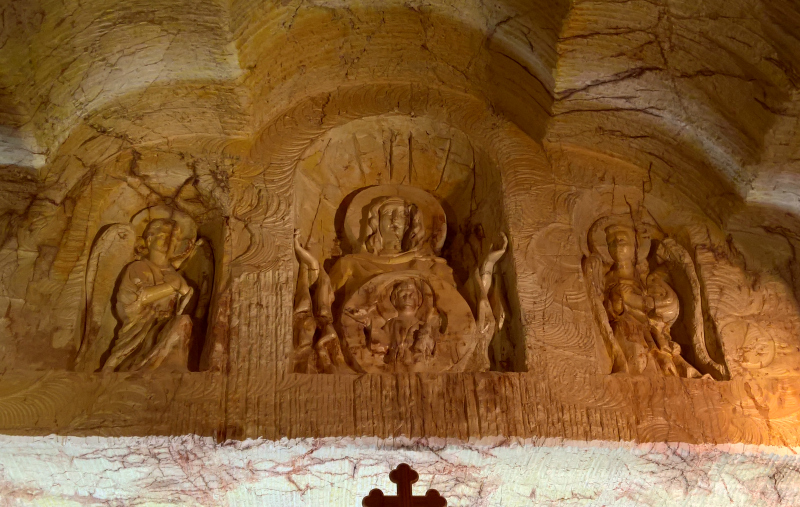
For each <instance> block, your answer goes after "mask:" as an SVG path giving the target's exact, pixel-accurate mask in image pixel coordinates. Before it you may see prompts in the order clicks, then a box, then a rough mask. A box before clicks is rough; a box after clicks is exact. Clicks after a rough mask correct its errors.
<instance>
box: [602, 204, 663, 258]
mask: <svg viewBox="0 0 800 507" xmlns="http://www.w3.org/2000/svg"><path fill="white" fill-rule="evenodd" d="M609 227H611V228H620V227H625V228H627V229H631V230H633V231H634V235H635V238H636V240H637V241H639V240H640V239H641V238H642V237H643V236H645V235H647V236H648V237H651V238H658V237H660V235H661V234H660V231H659V229H658V226H656V225H655V224H653V223H649V222H645V221H644V220H642V219H637V220H634V219H633V217H631V215H630V214H627V213H626V214H618V215H606V216H604V217H601V218H599V219H597V221H595V223H593V224H592V226H591V227H590V228H589V234H588V238H587V240H588V242H589V251H590V252H592V253H596V254H599V255H600V256H601V257H602V258H603V261H604V262H606V263H612V262H613V261H612V260H611V255H610V254H609V253H608V243H607V242H606V231H607V230H608V229H609Z"/></svg>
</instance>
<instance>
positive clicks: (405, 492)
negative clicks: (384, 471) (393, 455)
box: [361, 463, 447, 507]
mask: <svg viewBox="0 0 800 507" xmlns="http://www.w3.org/2000/svg"><path fill="white" fill-rule="evenodd" d="M389 480H390V481H392V482H393V483H395V484H397V496H385V495H384V494H383V491H381V490H379V489H373V490H372V491H370V492H369V495H367V496H365V497H364V499H363V500H362V501H361V505H362V506H363V507H446V506H447V500H445V499H444V498H443V497H442V496H441V495H440V494H439V492H438V491H436V490H435V489H429V490H428V492H427V493H425V496H412V494H411V485H412V484H414V483H415V482H417V480H419V474H417V472H415V471H414V469H412V468H411V467H410V466H408V465H406V464H405V463H401V464H400V465H398V466H397V468H395V469H394V470H392V471H391V472H390V473H389Z"/></svg>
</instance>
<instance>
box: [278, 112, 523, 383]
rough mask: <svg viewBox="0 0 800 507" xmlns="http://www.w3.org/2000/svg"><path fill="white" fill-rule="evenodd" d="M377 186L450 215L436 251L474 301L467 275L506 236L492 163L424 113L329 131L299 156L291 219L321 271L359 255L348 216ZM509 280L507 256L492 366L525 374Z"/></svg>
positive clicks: (496, 171) (501, 196) (499, 181)
mask: <svg viewBox="0 0 800 507" xmlns="http://www.w3.org/2000/svg"><path fill="white" fill-rule="evenodd" d="M376 185H404V186H408V187H413V188H417V189H421V190H424V191H426V192H428V193H430V194H431V195H432V196H433V197H434V198H435V199H436V200H437V201H438V202H439V203H440V204H441V206H442V208H443V210H444V212H445V215H446V219H447V239H446V240H445V242H444V245H443V248H442V252H441V255H442V257H444V259H446V260H447V263H448V265H449V266H450V267H451V268H452V269H453V274H454V278H455V281H456V284H457V286H458V287H459V290H460V292H462V294H464V295H465V296H466V297H467V298H468V297H470V296H469V295H468V294H467V289H466V287H467V285H468V281H469V278H470V275H471V274H472V272H473V271H475V270H476V269H478V268H479V263H480V262H481V261H482V259H483V258H484V257H485V256H486V255H487V253H488V252H489V251H490V249H491V248H492V247H493V245H494V248H497V247H498V245H500V244H501V243H502V241H503V239H502V237H503V236H502V235H503V234H504V233H505V234H507V231H508V223H507V220H506V216H505V208H504V204H505V203H504V193H503V185H502V177H501V172H500V170H499V169H498V168H497V167H496V165H495V163H494V162H493V161H492V159H491V157H489V156H488V154H487V153H486V152H485V151H483V150H482V149H481V148H480V146H478V147H476V146H475V144H474V143H473V142H472V141H471V140H470V139H469V137H468V136H467V134H465V133H464V132H463V131H462V130H460V129H458V128H455V127H453V126H451V125H449V124H447V123H444V122H441V121H440V120H437V119H435V118H431V117H426V116H408V115H400V114H391V113H389V114H383V115H376V116H370V117H367V118H361V119H357V120H354V121H351V122H348V123H345V124H343V125H341V126H338V127H335V128H332V129H330V130H328V131H326V132H325V133H324V134H322V135H321V136H319V137H317V138H316V139H314V140H313V141H312V142H311V143H310V144H309V145H308V147H307V148H306V149H305V151H304V152H303V153H302V155H301V156H300V157H299V159H298V162H297V166H296V172H295V177H294V203H295V206H294V216H293V219H294V227H295V228H296V229H297V230H298V231H299V234H300V241H301V242H302V244H303V245H304V246H305V247H306V248H307V249H308V250H309V251H310V252H311V253H312V254H313V255H314V256H315V257H317V258H318V259H321V260H322V262H323V268H326V269H330V268H331V267H332V266H333V265H334V264H335V262H336V261H337V260H338V259H339V258H340V257H341V256H342V255H347V254H350V253H358V252H354V251H353V245H351V244H350V242H349V241H348V239H347V234H346V231H345V230H344V228H345V227H346V225H345V223H344V222H345V214H346V212H347V209H348V206H349V204H350V202H351V201H352V200H353V199H354V197H355V196H356V195H357V194H358V193H359V191H361V190H363V189H366V188H369V187H372V186H376ZM356 248H357V247H356ZM513 278H514V271H513V267H512V262H511V256H510V255H509V256H508V257H507V258H505V259H504V260H502V261H501V263H500V265H499V269H498V272H497V274H496V275H495V279H496V283H497V284H498V287H497V290H498V291H499V293H500V294H501V297H500V301H499V304H500V305H502V306H503V308H504V309H505V312H506V313H507V314H508V317H507V320H506V322H505V323H504V325H503V327H502V329H501V331H500V332H499V333H497V334H496V335H495V337H494V338H493V339H492V341H491V344H490V353H489V357H490V362H491V368H492V369H493V370H499V371H519V370H521V369H524V352H523V350H524V347H523V346H519V344H520V343H521V342H523V339H522V330H521V322H520V315H519V312H518V311H516V309H517V308H518V302H517V297H516V294H515V289H514V287H515V283H514V281H513ZM512 309H514V310H512Z"/></svg>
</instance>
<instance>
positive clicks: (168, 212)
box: [131, 204, 197, 254]
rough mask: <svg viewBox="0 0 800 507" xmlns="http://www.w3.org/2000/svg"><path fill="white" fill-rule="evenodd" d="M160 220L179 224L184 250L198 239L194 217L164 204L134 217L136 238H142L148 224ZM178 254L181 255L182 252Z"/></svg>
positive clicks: (146, 209)
mask: <svg viewBox="0 0 800 507" xmlns="http://www.w3.org/2000/svg"><path fill="white" fill-rule="evenodd" d="M159 218H167V219H170V220H174V221H175V223H177V224H178V227H179V228H180V231H181V241H180V244H181V245H183V246H184V248H186V247H188V244H189V242H190V241H191V240H193V239H195V238H196V237H197V224H196V223H195V222H194V220H192V217H190V216H189V215H187V214H186V213H184V212H182V211H178V210H176V209H173V208H170V207H169V206H166V205H164V204H158V205H156V206H151V207H150V208H145V209H143V210H142V211H140V212H138V213H137V214H135V215H134V216H133V218H132V219H131V225H132V226H133V230H134V231H136V236H137V237H141V236H142V234H144V230H145V228H147V224H149V223H150V222H151V221H153V220H156V219H159ZM176 253H177V254H180V253H182V252H176Z"/></svg>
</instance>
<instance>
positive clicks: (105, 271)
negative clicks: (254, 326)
mask: <svg viewBox="0 0 800 507" xmlns="http://www.w3.org/2000/svg"><path fill="white" fill-rule="evenodd" d="M213 280H214V258H213V253H212V251H211V248H210V246H209V244H208V242H207V240H204V239H203V238H198V235H197V225H196V224H195V222H194V220H192V218H191V217H189V216H188V215H187V214H185V213H183V212H181V211H178V210H176V209H173V208H170V207H168V206H165V205H159V206H154V207H150V208H146V209H144V210H142V211H140V212H139V213H137V214H136V215H135V216H134V217H133V218H132V220H131V222H130V223H127V224H111V225H109V226H107V227H105V228H103V229H101V231H100V232H99V233H98V235H97V238H96V239H95V241H94V242H93V246H92V250H91V253H90V255H89V259H88V263H87V269H86V306H85V312H86V313H85V320H84V322H85V328H84V333H83V339H82V342H81V345H80V349H79V351H78V356H77V359H76V361H75V367H76V369H78V370H84V371H95V370H97V369H98V368H100V369H102V371H106V372H113V371H147V370H155V369H165V370H168V371H188V368H189V354H190V348H191V345H192V343H191V342H192V339H193V337H196V336H198V335H201V334H202V333H203V332H204V329H203V327H204V324H205V317H206V315H207V313H208V306H209V302H210V299H211V291H212V288H213Z"/></svg>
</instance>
